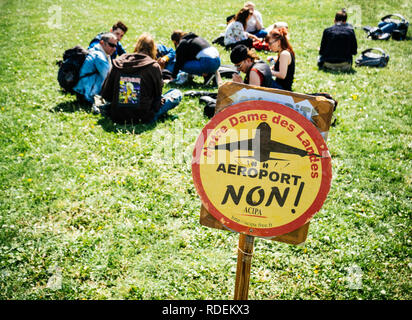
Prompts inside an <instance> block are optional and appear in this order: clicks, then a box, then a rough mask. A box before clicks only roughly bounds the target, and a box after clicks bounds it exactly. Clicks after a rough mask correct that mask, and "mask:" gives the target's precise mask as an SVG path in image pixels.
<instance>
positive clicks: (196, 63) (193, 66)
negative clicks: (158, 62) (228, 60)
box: [182, 57, 220, 76]
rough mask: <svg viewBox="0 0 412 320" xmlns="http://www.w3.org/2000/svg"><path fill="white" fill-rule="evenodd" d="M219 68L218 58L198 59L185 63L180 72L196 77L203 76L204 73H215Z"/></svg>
mask: <svg viewBox="0 0 412 320" xmlns="http://www.w3.org/2000/svg"><path fill="white" fill-rule="evenodd" d="M219 67H220V58H219V57H217V58H206V57H203V58H200V59H196V60H191V61H188V62H186V63H185V64H184V65H183V67H182V71H184V72H187V73H189V74H195V75H198V76H201V75H203V74H204V73H215V72H216V70H217V69H219Z"/></svg>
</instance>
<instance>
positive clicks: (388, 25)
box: [378, 21, 398, 33]
mask: <svg viewBox="0 0 412 320" xmlns="http://www.w3.org/2000/svg"><path fill="white" fill-rule="evenodd" d="M397 26H398V24H397V23H395V22H385V21H382V22H380V23H379V24H378V27H379V28H380V29H381V30H382V32H383V33H392V32H393V30H395V29H396V27H397Z"/></svg>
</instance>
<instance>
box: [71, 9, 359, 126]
mask: <svg viewBox="0 0 412 320" xmlns="http://www.w3.org/2000/svg"><path fill="white" fill-rule="evenodd" d="M346 19H347V15H346V12H345V11H344V10H341V11H339V12H337V13H336V16H335V25H334V26H332V27H330V28H328V29H325V31H324V33H323V36H322V41H321V47H320V51H319V53H320V56H319V59H318V65H319V67H329V68H332V69H333V68H334V66H336V67H341V68H343V69H345V68H347V66H348V65H349V66H351V65H352V55H354V54H356V51H357V43H356V37H355V33H354V31H353V28H352V27H351V26H350V25H348V24H347V23H346ZM227 22H228V23H227V27H226V30H225V33H224V36H223V37H224V45H225V47H226V48H227V49H228V50H230V51H231V52H230V60H231V62H232V63H233V64H234V65H235V67H236V68H237V70H238V71H240V72H241V73H244V74H245V76H244V78H242V76H241V75H240V74H237V73H235V74H234V75H233V78H232V81H234V82H241V83H245V84H250V85H255V86H262V87H268V88H277V89H283V90H289V91H291V90H292V84H293V79H294V73H295V52H294V50H293V48H292V46H291V44H290V42H289V35H288V26H287V24H286V23H275V24H273V25H271V26H270V27H269V28H266V29H265V28H264V26H263V21H262V15H261V14H260V12H258V11H257V10H256V9H255V5H254V4H253V3H252V2H246V3H245V5H244V7H243V8H241V9H240V10H239V12H238V13H237V14H235V15H233V16H231V17H228V19H227ZM127 30H128V28H127V26H126V25H125V24H124V23H122V22H121V21H119V22H117V23H116V24H114V25H113V26H112V28H111V29H110V31H109V32H106V33H101V34H98V35H97V36H96V37H95V38H94V39H93V40H92V41H91V42H90V45H89V48H88V49H89V54H88V55H87V57H86V60H85V62H84V63H83V65H82V67H81V70H80V80H79V82H78V83H77V85H76V86H75V87H74V91H75V92H76V94H77V97H78V99H79V100H81V101H83V102H86V103H89V104H93V103H94V102H95V99H96V97H103V98H104V99H105V100H106V101H108V102H109V103H111V110H112V111H113V110H114V109H113V105H114V106H118V107H119V108H117V110H118V112H117V115H116V112H112V115H111V116H112V119H113V120H115V121H119V122H122V121H126V120H127V121H129V122H130V120H131V121H132V122H134V123H137V122H143V123H150V122H154V121H156V120H157V119H158V118H159V117H160V116H162V115H163V114H165V113H166V112H167V111H168V110H170V109H172V108H174V107H176V106H177V105H178V104H179V102H180V101H181V99H182V93H181V92H180V90H178V89H171V90H169V91H168V92H167V93H166V94H164V95H162V89H163V84H164V81H165V80H164V79H168V80H169V81H171V83H176V84H181V83H183V81H182V79H187V78H189V79H190V78H191V77H193V76H194V75H197V76H203V77H204V81H205V83H206V82H207V81H208V79H209V78H210V77H211V76H213V75H216V79H218V83H220V80H221V79H220V76H219V72H218V70H219V67H220V65H221V59H220V55H219V51H218V50H217V49H216V48H215V47H214V46H211V45H210V44H209V42H208V41H207V40H205V39H204V38H202V37H200V36H198V35H196V34H195V33H193V32H184V31H181V30H176V31H174V32H173V33H172V34H171V41H172V42H173V44H174V47H175V49H173V48H169V47H167V46H165V45H162V44H159V43H157V44H156V43H155V41H154V39H153V38H152V36H151V35H149V34H148V33H144V34H142V35H141V36H140V37H139V38H138V40H137V43H136V44H135V46H134V51H133V53H126V50H125V49H124V47H123V46H122V44H121V42H120V41H121V40H122V38H123V36H124V34H125V33H126V32H127ZM256 41H260V42H265V44H266V49H267V50H269V51H272V52H276V53H278V54H277V56H275V57H270V58H269V59H270V62H272V63H271V64H272V65H271V66H270V65H269V64H268V63H267V62H266V61H263V60H261V59H260V58H259V56H258V55H257V53H256V51H255V49H254V42H256ZM269 59H268V61H269ZM165 75H166V78H165ZM185 76H186V77H185ZM121 107H124V108H121ZM96 111H97V112H98V111H99V109H96Z"/></svg>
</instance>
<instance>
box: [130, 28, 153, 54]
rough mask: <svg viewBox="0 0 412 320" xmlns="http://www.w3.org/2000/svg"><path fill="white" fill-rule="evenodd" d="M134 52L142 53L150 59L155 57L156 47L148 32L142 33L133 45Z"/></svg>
mask: <svg viewBox="0 0 412 320" xmlns="http://www.w3.org/2000/svg"><path fill="white" fill-rule="evenodd" d="M134 52H137V53H143V54H146V55H148V56H149V57H150V58H152V59H154V60H155V59H156V55H157V48H156V44H155V42H154V40H153V38H152V36H151V35H150V34H148V33H146V32H145V33H143V34H142V35H141V36H140V37H139V39H137V42H136V44H135V46H134Z"/></svg>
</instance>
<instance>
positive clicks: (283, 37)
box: [267, 28, 295, 91]
mask: <svg viewBox="0 0 412 320" xmlns="http://www.w3.org/2000/svg"><path fill="white" fill-rule="evenodd" d="M267 42H268V44H269V48H270V50H271V51H273V52H277V53H278V56H277V57H275V58H274V60H275V65H274V66H273V68H272V75H273V77H275V78H276V80H275V82H274V85H273V87H275V88H278V89H283V90H288V91H292V84H293V78H294V75H295V52H294V51H293V48H292V46H291V45H290V43H289V40H288V32H287V30H286V28H280V29H273V30H272V31H271V32H270V33H269V36H268V40H267Z"/></svg>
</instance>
